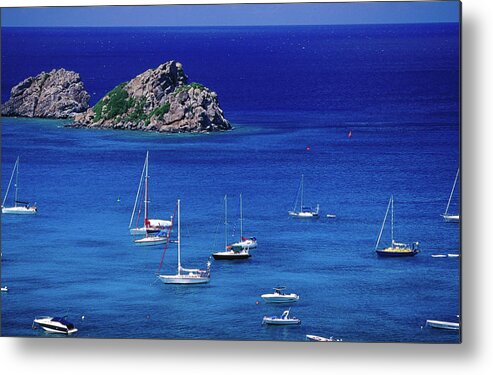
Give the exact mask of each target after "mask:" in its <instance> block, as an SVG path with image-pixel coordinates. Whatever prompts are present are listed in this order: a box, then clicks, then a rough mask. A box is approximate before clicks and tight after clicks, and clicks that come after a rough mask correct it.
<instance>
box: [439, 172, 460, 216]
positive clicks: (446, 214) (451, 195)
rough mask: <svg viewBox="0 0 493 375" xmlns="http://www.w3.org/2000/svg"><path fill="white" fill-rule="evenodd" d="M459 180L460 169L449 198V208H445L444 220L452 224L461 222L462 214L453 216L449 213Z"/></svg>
mask: <svg viewBox="0 0 493 375" xmlns="http://www.w3.org/2000/svg"><path fill="white" fill-rule="evenodd" d="M458 179H459V169H457V174H456V175H455V180H454V185H453V186H452V190H451V191H450V195H449V197H448V202H447V207H446V208H445V212H444V213H443V214H442V217H443V220H445V221H447V222H450V223H458V222H460V214H458V213H457V214H451V213H449V212H448V210H449V208H450V202H451V201H452V197H453V195H454V191H455V187H456V185H457V181H458Z"/></svg>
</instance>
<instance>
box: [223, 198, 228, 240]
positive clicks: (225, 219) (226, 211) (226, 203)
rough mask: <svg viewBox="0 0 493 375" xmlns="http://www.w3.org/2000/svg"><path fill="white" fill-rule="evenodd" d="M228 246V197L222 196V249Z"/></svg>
mask: <svg viewBox="0 0 493 375" xmlns="http://www.w3.org/2000/svg"><path fill="white" fill-rule="evenodd" d="M227 246H228V196H227V195H225V196H224V248H225V249H226V247H227Z"/></svg>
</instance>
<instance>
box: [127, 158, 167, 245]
mask: <svg viewBox="0 0 493 375" xmlns="http://www.w3.org/2000/svg"><path fill="white" fill-rule="evenodd" d="M142 185H144V191H143V199H144V225H143V226H141V227H139V226H138V225H139V224H138V221H139V216H140V208H139V209H137V207H138V206H139V203H142V201H141V198H142V197H141V193H142ZM136 213H137V218H136V223H135V227H134V228H132V225H133V224H134V218H135V214H136ZM170 226H171V221H170V220H161V219H149V151H147V153H146V158H145V161H144V167H143V168H142V173H141V175H140V182H139V188H138V189H137V195H136V196H135V203H134V208H133V211H132V216H131V217H130V223H129V225H128V228H129V229H130V234H133V235H134V234H145V235H146V236H147V235H148V234H150V233H158V232H160V231H162V230H163V229H167V228H169V227H170ZM154 241H155V242H158V239H156V240H154ZM147 242H152V240H148V241H147Z"/></svg>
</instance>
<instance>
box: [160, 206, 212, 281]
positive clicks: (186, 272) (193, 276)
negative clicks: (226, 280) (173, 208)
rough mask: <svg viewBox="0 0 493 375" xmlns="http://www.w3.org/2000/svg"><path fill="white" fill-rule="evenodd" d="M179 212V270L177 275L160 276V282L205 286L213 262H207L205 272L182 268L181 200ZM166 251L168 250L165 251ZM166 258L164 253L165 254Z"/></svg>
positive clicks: (208, 279)
mask: <svg viewBox="0 0 493 375" xmlns="http://www.w3.org/2000/svg"><path fill="white" fill-rule="evenodd" d="M177 212H178V239H177V241H176V242H177V244H178V268H177V273H176V275H158V278H159V280H161V281H162V282H163V283H165V284H205V283H208V282H209V281H210V274H211V262H210V261H208V262H207V268H206V269H205V270H201V269H192V268H184V267H182V266H181V219H180V200H179V199H178V202H177ZM164 251H166V248H165V250H164ZM163 256H164V253H163Z"/></svg>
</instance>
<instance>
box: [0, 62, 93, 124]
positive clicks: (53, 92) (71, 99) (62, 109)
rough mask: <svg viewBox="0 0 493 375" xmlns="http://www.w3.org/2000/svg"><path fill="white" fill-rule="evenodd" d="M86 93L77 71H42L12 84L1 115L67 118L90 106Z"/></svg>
mask: <svg viewBox="0 0 493 375" xmlns="http://www.w3.org/2000/svg"><path fill="white" fill-rule="evenodd" d="M88 103H89V94H88V93H87V92H86V91H85V89H84V84H83V83H82V81H81V80H80V76H79V74H78V73H75V72H72V71H68V70H65V69H56V70H55V69H54V70H52V71H51V72H49V73H45V72H42V73H40V74H38V75H37V76H36V77H29V78H26V79H25V80H24V81H22V82H21V83H19V84H18V85H17V86H14V87H13V88H12V90H11V92H10V99H9V100H8V101H7V102H6V103H5V104H3V105H2V115H3V116H20V117H46V118H67V117H73V116H74V115H75V114H76V113H79V112H84V111H85V110H87V108H88V107H89V104H88Z"/></svg>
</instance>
